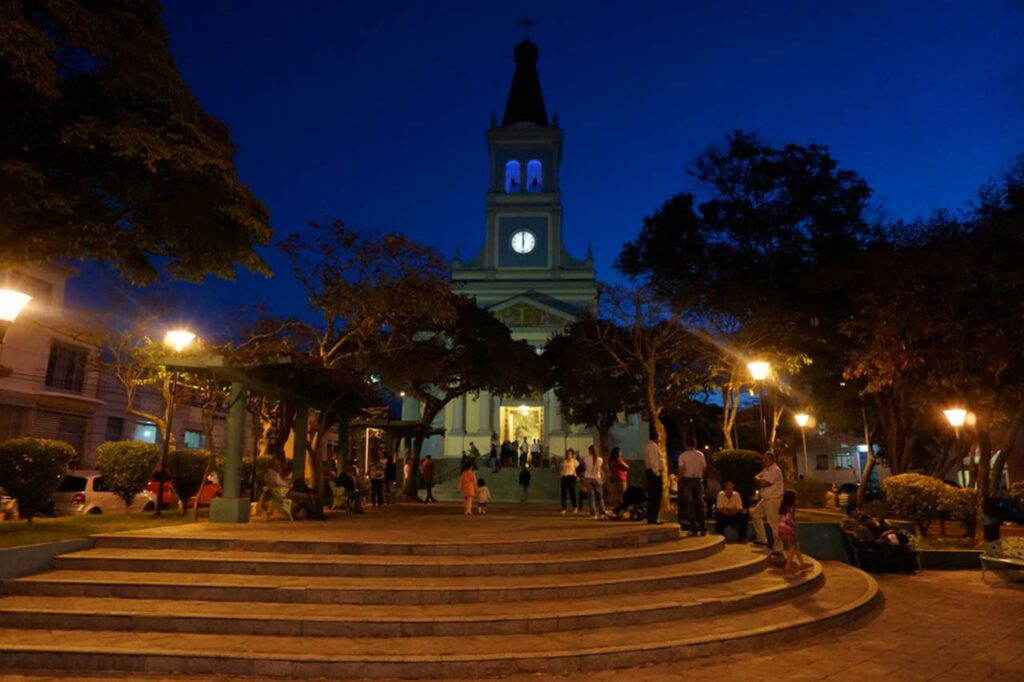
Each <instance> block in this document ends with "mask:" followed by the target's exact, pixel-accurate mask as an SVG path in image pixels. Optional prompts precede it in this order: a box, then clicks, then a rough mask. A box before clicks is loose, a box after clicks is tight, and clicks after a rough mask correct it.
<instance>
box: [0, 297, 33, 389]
mask: <svg viewBox="0 0 1024 682" xmlns="http://www.w3.org/2000/svg"><path fill="white" fill-rule="evenodd" d="M31 300H32V297H31V296H29V295H28V294H23V293H21V292H20V291H15V290H14V289H0V353H2V352H3V349H4V337H5V336H7V330H8V329H10V327H11V324H13V323H14V321H15V320H16V319H18V315H19V313H21V311H22V309H23V308H24V307H25V306H26V305H27V304H28V302H29V301H31ZM2 370H3V368H2V367H0V376H3V371H2Z"/></svg>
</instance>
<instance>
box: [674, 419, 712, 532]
mask: <svg viewBox="0 0 1024 682" xmlns="http://www.w3.org/2000/svg"><path fill="white" fill-rule="evenodd" d="M706 469H707V461H706V460H705V459H704V453H703V452H701V451H700V450H698V449H697V441H695V440H694V439H693V438H687V439H686V449H685V450H683V454H681V455H679V527H680V528H682V527H683V521H684V520H687V521H689V522H690V528H691V531H692V533H693V535H705V534H706V533H707V525H706V520H705V518H704V471H705V470H706Z"/></svg>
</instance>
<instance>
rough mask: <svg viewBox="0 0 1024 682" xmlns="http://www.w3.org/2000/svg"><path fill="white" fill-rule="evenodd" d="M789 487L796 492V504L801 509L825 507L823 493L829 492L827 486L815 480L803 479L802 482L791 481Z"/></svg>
mask: <svg viewBox="0 0 1024 682" xmlns="http://www.w3.org/2000/svg"><path fill="white" fill-rule="evenodd" d="M791 487H792V488H793V490H794V491H796V503H797V505H799V506H801V507H817V508H821V507H824V506H825V493H827V492H828V491H829V488H830V486H829V484H828V483H825V482H824V481H819V480H818V479H816V478H804V480H802V481H793V483H792V484H791Z"/></svg>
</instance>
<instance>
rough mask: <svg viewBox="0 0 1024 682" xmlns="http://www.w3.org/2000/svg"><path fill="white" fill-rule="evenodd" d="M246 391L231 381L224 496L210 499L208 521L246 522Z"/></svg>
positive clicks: (246, 389)
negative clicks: (242, 486)
mask: <svg viewBox="0 0 1024 682" xmlns="http://www.w3.org/2000/svg"><path fill="white" fill-rule="evenodd" d="M248 395H249V390H248V388H247V387H246V386H245V384H243V383H242V382H240V381H233V382H231V400H230V403H229V406H228V423H227V436H228V437H227V447H225V449H224V450H225V462H224V480H223V481H222V482H221V485H222V490H223V494H224V497H215V498H214V499H213V500H211V501H210V521H213V522H215V523H248V521H249V497H248V496H245V497H242V496H241V482H242V481H241V478H242V448H243V446H244V444H245V424H246V411H245V403H246V400H247V398H248Z"/></svg>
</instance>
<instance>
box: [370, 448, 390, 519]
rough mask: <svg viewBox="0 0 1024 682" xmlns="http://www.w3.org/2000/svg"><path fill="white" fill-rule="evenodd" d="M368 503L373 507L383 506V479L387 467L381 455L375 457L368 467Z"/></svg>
mask: <svg viewBox="0 0 1024 682" xmlns="http://www.w3.org/2000/svg"><path fill="white" fill-rule="evenodd" d="M369 473H370V502H371V503H372V504H373V506H374V507H383V506H384V477H385V476H386V475H387V465H386V464H385V463H384V455H383V453H382V454H380V455H378V456H377V459H376V460H374V462H373V464H371V465H370V472H369Z"/></svg>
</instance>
